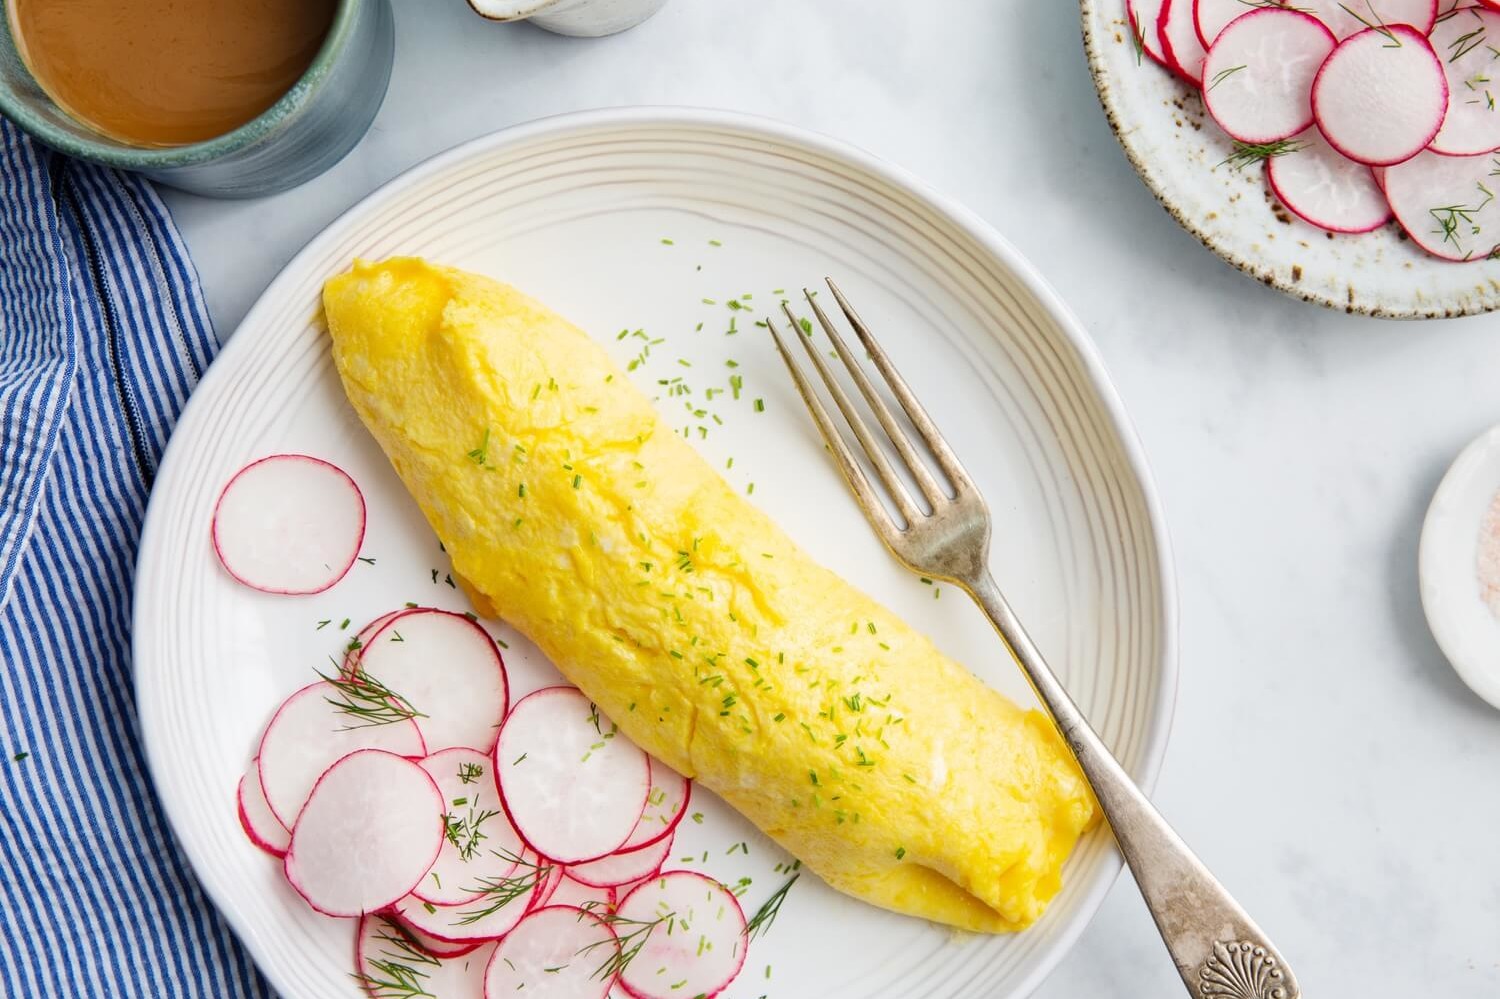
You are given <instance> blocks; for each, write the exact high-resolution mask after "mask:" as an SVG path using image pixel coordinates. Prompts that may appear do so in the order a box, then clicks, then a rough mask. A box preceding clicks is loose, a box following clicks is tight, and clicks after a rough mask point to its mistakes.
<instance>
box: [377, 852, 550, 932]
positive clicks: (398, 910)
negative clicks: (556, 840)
mask: <svg viewBox="0 0 1500 999" xmlns="http://www.w3.org/2000/svg"><path fill="white" fill-rule="evenodd" d="M554 872H558V867H557V865H556V864H550V863H547V862H546V861H543V860H542V859H541V858H539V857H538V856H537V855H536V854H534V853H532V852H531V851H529V850H528V851H527V852H526V853H525V854H523V855H522V861H521V863H520V864H519V865H518V866H517V869H516V871H515V873H513V874H511V875H510V876H509V877H507V878H504V879H502V880H500V881H495V882H491V883H489V884H487V885H486V886H485V889H486V890H485V893H484V894H483V895H481V896H480V897H479V898H477V899H475V900H474V901H472V902H466V903H464V904H462V905H433V904H432V903H431V902H424V901H422V900H421V899H419V898H417V897H416V896H415V895H407V896H406V897H405V898H402V899H400V900H399V901H397V902H396V903H395V904H394V905H393V906H392V907H391V908H392V910H393V911H394V913H395V914H396V915H397V916H398V917H399V918H400V919H401V920H402V922H404V923H406V924H408V925H410V926H414V927H416V928H417V929H419V930H421V931H422V932H423V933H426V934H428V935H429V936H432V937H435V938H437V939H438V940H441V941H444V942H446V943H467V942H472V941H475V940H498V939H500V938H501V937H503V936H505V934H507V933H509V932H510V931H511V930H512V929H513V928H514V927H515V925H516V924H517V923H519V922H520V921H521V917H522V916H524V915H526V912H527V910H529V909H531V908H533V907H534V903H535V902H536V900H537V898H538V896H539V895H540V894H541V892H542V890H543V889H544V888H545V887H546V886H547V885H548V884H550V883H551V881H550V879H551V878H552V877H553V876H554Z"/></svg>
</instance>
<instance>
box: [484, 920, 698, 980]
mask: <svg viewBox="0 0 1500 999" xmlns="http://www.w3.org/2000/svg"><path fill="white" fill-rule="evenodd" d="M619 963H620V941H619V938H618V937H616V935H615V931H614V930H613V929H611V928H610V926H609V924H608V923H607V922H605V921H604V920H602V919H600V918H599V917H598V916H596V915H594V914H593V913H590V912H585V911H584V910H582V909H575V908H572V907H571V906H547V907H546V908H542V909H537V910H536V911H535V912H532V913H531V914H529V915H528V916H527V917H526V918H525V919H523V920H521V923H520V925H519V926H517V927H516V928H515V929H514V930H511V931H510V933H508V934H506V936H505V939H504V940H501V941H500V943H499V944H498V945H497V946H496V948H495V953H494V956H493V957H491V958H490V964H489V968H488V969H487V970H486V971H485V975H484V996H485V999H511V997H513V996H525V997H527V999H605V996H607V995H609V989H610V986H611V985H612V984H614V974H613V971H614V968H615V967H616V966H617V965H618V964H619ZM693 994H694V993H691V992H685V993H679V995H683V996H691V995H693Z"/></svg>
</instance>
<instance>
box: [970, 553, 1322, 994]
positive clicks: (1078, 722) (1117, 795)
mask: <svg viewBox="0 0 1500 999" xmlns="http://www.w3.org/2000/svg"><path fill="white" fill-rule="evenodd" d="M960 582H962V583H963V585H964V586H965V588H966V589H968V591H969V593H970V595H971V596H972V597H973V598H974V599H975V601H976V602H978V604H979V606H980V607H982V608H984V612H985V613H986V614H988V615H989V618H990V622H991V623H992V624H994V626H995V629H996V630H997V631H999V632H1000V637H1001V638H1002V639H1004V641H1005V644H1006V646H1007V647H1008V648H1009V649H1010V652H1011V655H1012V656H1014V657H1015V660H1016V662H1017V663H1019V664H1020V666H1021V669H1022V671H1023V672H1024V673H1025V674H1026V679H1027V680H1028V681H1030V683H1031V687H1032V689H1033V690H1035V691H1036V694H1037V696H1038V697H1039V698H1040V699H1041V701H1042V704H1043V705H1045V706H1046V708H1047V710H1048V712H1049V713H1050V714H1051V715H1052V719H1053V721H1054V722H1055V723H1056V724H1057V728H1058V731H1059V732H1061V733H1062V737H1063V740H1064V741H1065V742H1066V743H1067V745H1068V748H1069V749H1071V750H1072V751H1073V755H1074V757H1076V758H1077V760H1078V765H1079V767H1080V768H1081V769H1082V770H1083V773H1084V776H1085V777H1087V778H1088V781H1089V784H1090V785H1092V786H1093V789H1094V796H1095V797H1096V798H1097V799H1098V801H1099V805H1100V807H1101V808H1102V809H1103V810H1104V816H1105V818H1106V819H1108V820H1109V825H1110V828H1111V829H1112V830H1113V831H1114V836H1115V842H1116V843H1118V844H1119V847H1120V852H1121V853H1122V854H1124V855H1125V862H1126V863H1127V864H1128V865H1130V872H1131V873H1132V874H1133V875H1135V880H1136V884H1138V885H1139V886H1140V889H1141V894H1142V895H1143V896H1145V899H1146V907H1147V908H1148V909H1150V910H1151V917H1152V918H1153V919H1154V920H1156V928H1157V930H1158V931H1159V932H1160V933H1161V938H1162V940H1163V942H1165V943H1166V945H1167V950H1168V951H1170V952H1171V954H1172V959H1173V960H1174V961H1175V962H1176V964H1177V972H1178V974H1180V975H1181V976H1182V983H1183V984H1184V985H1186V986H1187V989H1188V992H1189V993H1190V994H1191V995H1193V996H1195V997H1197V999H1300V996H1301V995H1302V992H1301V989H1299V988H1298V986H1297V979H1296V977H1295V976H1294V975H1293V974H1292V969H1291V968H1289V967H1287V964H1286V962H1285V961H1284V960H1283V959H1282V957H1281V954H1280V952H1279V951H1277V950H1276V948H1275V947H1274V946H1273V945H1272V944H1271V942H1270V940H1268V939H1267V938H1266V935H1265V934H1264V933H1262V932H1261V930H1260V927H1258V926H1256V925H1255V922H1254V920H1252V919H1251V918H1250V917H1249V916H1248V915H1247V914H1246V913H1245V910H1244V909H1242V908H1240V905H1239V903H1238V902H1236V901H1235V900H1234V898H1233V897H1232V896H1231V895H1230V894H1229V892H1228V891H1227V890H1225V888H1224V886H1223V885H1221V884H1220V883H1219V881H1218V879H1217V878H1215V877H1214V876H1213V874H1212V873H1211V872H1210V871H1209V870H1208V868H1207V867H1205V866H1203V862H1202V861H1200V860H1199V859H1198V858H1197V857H1196V856H1194V854H1193V851H1192V850H1190V849H1189V848H1188V845H1187V844H1186V843H1184V842H1183V841H1182V838H1181V837H1180V836H1178V835H1177V833H1176V832H1175V831H1174V830H1173V829H1172V827H1171V826H1170V825H1168V824H1167V820H1166V819H1164V818H1163V817H1162V815H1161V813H1160V812H1158V811H1157V810H1156V807H1155V806H1154V805H1152V804H1151V802H1150V800H1149V799H1148V798H1147V797H1146V795H1145V794H1144V793H1142V791H1141V789H1140V788H1139V787H1137V786H1136V784H1135V782H1134V781H1133V780H1131V779H1130V776H1129V775H1128V774H1126V773H1125V768H1124V767H1122V766H1120V762H1119V761H1118V760H1116V759H1115V757H1114V754H1112V753H1111V752H1110V751H1109V749H1108V747H1106V746H1105V745H1104V742H1103V740H1101V739H1100V738H1099V735H1098V733H1097V732H1095V731H1094V729H1093V727H1092V726H1090V725H1089V723H1088V720H1087V719H1085V718H1084V716H1083V713H1082V712H1081V711H1079V710H1078V705H1077V704H1075V703H1073V698H1072V697H1070V696H1069V695H1068V692H1067V691H1066V690H1065V689H1063V686H1062V684H1061V683H1060V682H1059V681H1058V679H1057V676H1056V675H1055V674H1054V673H1053V672H1052V669H1051V667H1049V666H1048V665H1047V663H1046V660H1044V659H1043V658H1042V654H1041V652H1040V651H1038V650H1037V647H1036V645H1035V644H1034V643H1033V642H1032V641H1031V638H1030V636H1029V635H1027V634H1026V629H1025V628H1023V627H1022V626H1021V622H1020V620H1019V619H1018V618H1017V617H1016V615H1015V613H1014V612H1013V611H1012V610H1011V608H1010V604H1009V603H1007V602H1006V600H1005V597H1004V595H1003V594H1001V592H1000V588H999V587H998V586H996V585H995V580H994V577H992V576H991V575H990V574H989V572H988V571H983V572H981V574H980V575H979V577H978V578H977V579H975V580H973V581H972V582H967V581H960Z"/></svg>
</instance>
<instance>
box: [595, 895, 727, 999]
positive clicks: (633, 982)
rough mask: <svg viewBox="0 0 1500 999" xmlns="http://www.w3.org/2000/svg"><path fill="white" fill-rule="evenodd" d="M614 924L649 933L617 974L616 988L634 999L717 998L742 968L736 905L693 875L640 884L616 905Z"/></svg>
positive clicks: (645, 933) (645, 934)
mask: <svg viewBox="0 0 1500 999" xmlns="http://www.w3.org/2000/svg"><path fill="white" fill-rule="evenodd" d="M615 918H616V920H617V921H618V922H619V923H620V924H621V925H625V926H629V927H630V928H631V930H632V931H634V932H642V928H643V927H649V929H646V930H644V936H645V939H644V940H643V941H641V943H640V950H639V952H638V953H636V954H635V956H634V957H633V958H632V959H631V960H630V961H629V962H628V963H626V965H625V968H624V970H623V971H621V972H620V984H621V985H622V986H624V988H625V990H626V991H627V992H629V993H630V994H631V995H632V996H634V997H635V999H680V997H681V996H712V995H716V994H718V993H719V992H721V991H723V990H724V989H725V988H727V987H728V985H729V983H730V982H732V981H734V977H735V976H736V975H738V974H739V973H740V968H741V967H742V966H743V965H744V963H745V950H746V938H745V914H744V912H742V911H741V910H740V903H739V901H738V900H737V899H736V898H735V897H734V895H733V894H732V893H731V892H730V891H729V889H727V888H725V887H724V886H723V885H721V884H720V883H719V882H717V881H715V880H713V879H712V878H707V877H704V876H703V875H702V874H698V873H697V872H695V871H672V872H670V873H667V874H663V875H661V876H660V877H656V878H652V879H651V880H650V881H646V882H643V883H642V884H641V885H640V886H639V887H637V888H635V889H633V890H632V891H631V892H630V894H629V895H626V896H625V897H624V898H622V899H621V900H620V907H619V911H618V913H617V914H616V917H615ZM637 939H639V937H638V938H637ZM632 946H634V944H632Z"/></svg>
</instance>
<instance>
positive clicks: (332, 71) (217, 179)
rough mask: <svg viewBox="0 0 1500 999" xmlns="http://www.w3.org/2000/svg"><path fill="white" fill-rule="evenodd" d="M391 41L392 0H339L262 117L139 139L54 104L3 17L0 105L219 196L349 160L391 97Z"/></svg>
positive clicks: (37, 131)
mask: <svg viewBox="0 0 1500 999" xmlns="http://www.w3.org/2000/svg"><path fill="white" fill-rule="evenodd" d="M394 48H395V32H394V23H393V18H392V16H391V6H390V0H340V2H339V5H338V9H337V11H336V12H335V14H334V17H333V24H332V26H331V27H330V28H329V29H328V35H327V37H326V38H324V40H323V46H322V48H320V49H319V50H318V54H317V56H316V57H314V59H313V61H312V64H311V65H310V66H308V67H307V72H305V73H303V74H302V77H301V78H300V79H299V80H298V81H297V82H296V83H295V84H293V85H292V89H290V90H288V91H287V92H286V93H285V94H283V95H282V97H281V99H280V100H278V101H277V102H276V103H275V104H273V105H271V107H270V108H268V109H266V111H264V112H263V113H262V114H260V115H259V116H258V117H255V118H252V119H251V120H250V121H248V122H246V123H245V124H243V125H241V126H240V127H239V128H236V129H235V130H234V131H232V132H226V133H225V134H223V135H221V136H218V137H217V138H214V139H210V140H208V141H206V142H194V143H191V144H189V145H184V146H136V145H131V144H130V143H128V142H121V141H120V140H118V139H112V138H110V137H109V136H107V135H103V134H101V133H99V132H96V131H94V130H93V129H91V128H89V127H88V126H87V125H84V124H82V123H80V122H78V121H76V120H75V119H73V118H71V117H69V116H68V114H67V113H66V112H65V111H63V110H62V109H61V108H59V107H58V106H57V104H56V103H55V102H54V101H53V100H52V98H50V97H48V96H47V94H46V93H45V92H44V91H43V90H42V88H41V87H39V86H38V85H37V82H36V80H34V79H33V78H32V76H31V73H30V72H29V71H28V70H27V68H26V64H25V62H24V61H22V59H21V54H20V52H19V51H18V50H17V48H16V40H15V38H14V37H13V36H12V35H11V30H10V23H9V19H8V18H5V17H3V16H0V114H4V115H5V116H6V117H7V118H9V119H11V120H12V121H14V122H15V123H16V124H17V125H19V126H20V127H21V128H23V129H25V130H26V131H27V132H28V133H30V134H31V135H33V136H34V137H36V138H37V139H39V140H41V141H42V142H45V143H46V144H47V145H49V146H52V147H53V148H55V149H59V150H61V151H63V152H65V153H67V154H68V155H70V156H76V157H78V158H79V159H84V160H90V161H92V162H95V163H104V164H107V165H108V166H113V167H120V168H122V169H125V170H135V171H138V172H139V173H143V174H145V175H146V176H147V177H150V178H151V179H152V180H156V181H160V182H161V183H163V184H170V185H171V186H172V187H179V188H181V189H183V190H184V191H192V192H193V193H195V194H203V195H207V196H209V197H214V198H249V197H254V196H256V195H260V194H270V193H273V192H275V191H283V190H286V189H287V188H289V187H295V186H296V185H298V184H301V183H302V182H304V181H307V180H310V179H312V178H313V177H316V176H317V175H318V174H320V173H322V172H323V171H324V170H327V169H328V168H329V167H331V166H333V165H334V164H335V163H337V162H338V161H339V160H341V159H343V157H344V154H345V153H347V152H348V151H349V150H350V149H353V148H354V144H355V143H357V142H358V141H359V140H360V138H361V137H362V136H363V135H364V134H365V131H366V130H367V129H368V128H369V127H370V122H371V120H373V119H374V117H375V112H376V111H378V110H379V109H380V103H381V101H382V100H383V99H384V98H385V89H386V85H387V84H388V83H389V82H390V78H391V61H392V57H393V53H394Z"/></svg>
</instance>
